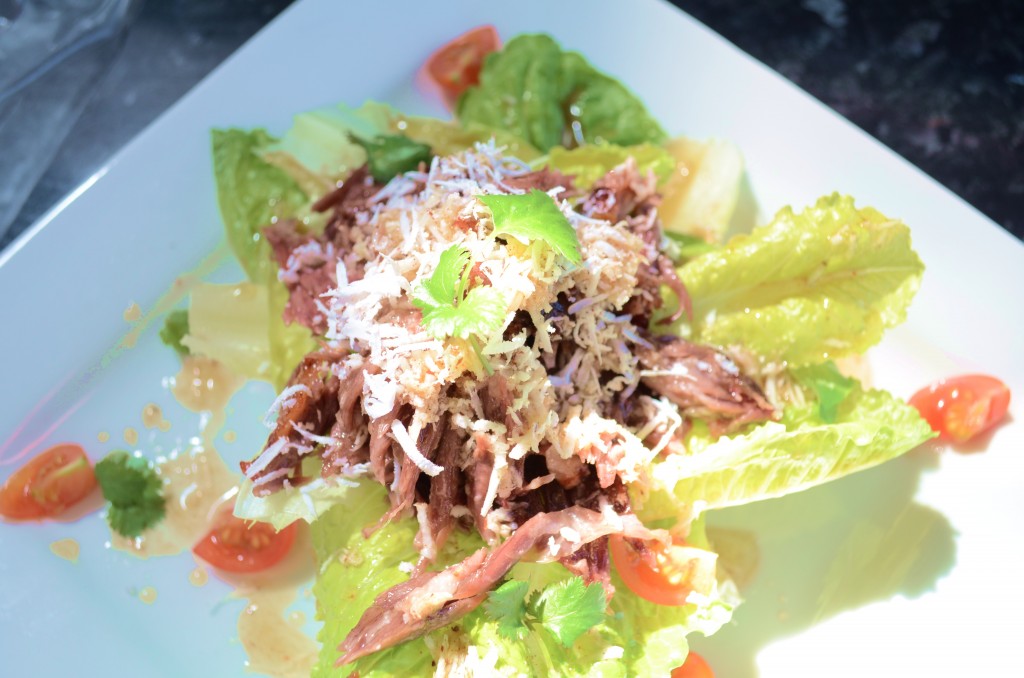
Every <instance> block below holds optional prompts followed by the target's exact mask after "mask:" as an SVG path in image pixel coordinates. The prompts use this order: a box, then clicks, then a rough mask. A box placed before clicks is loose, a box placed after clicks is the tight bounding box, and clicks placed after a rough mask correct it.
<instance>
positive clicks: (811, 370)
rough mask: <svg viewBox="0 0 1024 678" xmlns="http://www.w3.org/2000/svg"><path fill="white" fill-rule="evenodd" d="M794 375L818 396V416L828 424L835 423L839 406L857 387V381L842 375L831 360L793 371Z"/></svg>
mask: <svg viewBox="0 0 1024 678" xmlns="http://www.w3.org/2000/svg"><path fill="white" fill-rule="evenodd" d="M793 374H794V375H795V376H796V378H797V379H798V380H799V381H800V383H802V384H803V385H805V386H807V387H809V388H810V389H811V390H813V391H814V393H815V394H816V395H817V396H818V416H820V417H821V420H822V421H823V422H825V423H826V424H832V423H835V420H836V414H837V412H838V410H839V406H840V405H841V404H842V402H843V401H844V400H846V396H848V395H850V393H852V392H853V389H854V387H856V385H857V380H856V379H851V378H850V377H844V376H843V375H842V374H840V373H839V368H838V367H836V364H835V363H834V362H832V361H831V360H829V361H828V362H826V363H822V364H820V365H809V366H807V367H800V368H798V369H795V370H793Z"/></svg>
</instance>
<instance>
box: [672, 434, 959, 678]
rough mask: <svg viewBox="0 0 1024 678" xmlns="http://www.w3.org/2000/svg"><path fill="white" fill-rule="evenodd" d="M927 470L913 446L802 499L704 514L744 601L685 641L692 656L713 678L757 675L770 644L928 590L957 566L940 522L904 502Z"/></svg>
mask: <svg viewBox="0 0 1024 678" xmlns="http://www.w3.org/2000/svg"><path fill="white" fill-rule="evenodd" d="M936 465H937V457H936V455H935V451H934V450H931V449H929V448H928V447H922V448H919V449H918V450H915V451H913V452H911V453H910V454H908V455H905V456H904V457H902V458H900V459H898V460H896V461H893V462H891V463H889V464H884V465H882V466H880V467H876V468H874V469H871V470H868V471H864V472H862V473H859V474H856V475H853V476H850V477H848V478H844V479H843V480H840V481H836V482H834V483H831V484H828V485H824V486H821V487H818V488H815V489H813V490H809V491H807V492H803V493H800V494H794V495H791V496H788V497H784V498H781V499H776V500H769V501H765V502H760V503H758V504H753V505H750V506H744V507H738V508H733V509H725V510H722V511H717V512H714V513H711V514H709V515H708V523H709V533H710V532H715V531H717V533H718V534H719V539H720V540H721V541H722V543H721V545H722V546H723V547H724V548H723V549H722V550H723V560H724V561H726V562H725V563H724V564H725V565H726V566H729V565H730V563H729V561H730V560H731V561H732V564H731V567H732V569H733V571H734V572H735V574H736V576H735V578H736V579H737V580H738V583H739V584H740V586H741V592H742V595H743V598H744V603H743V604H742V605H741V606H740V607H739V608H738V609H737V610H736V613H735V615H734V618H733V623H732V624H730V625H729V626H728V627H726V628H724V629H722V630H721V631H720V632H719V633H718V634H716V635H715V636H713V637H712V638H707V639H704V638H700V637H694V638H692V639H691V640H692V641H693V642H692V645H693V647H694V649H695V650H696V651H697V652H699V653H701V654H703V655H704V656H705V657H706V658H707V659H708V661H709V662H710V663H711V664H712V666H714V668H715V671H716V673H717V675H720V676H728V677H729V678H756V676H758V675H759V674H758V668H757V655H758V653H759V652H760V651H761V649H762V648H764V647H766V646H767V645H769V644H771V643H773V642H775V641H777V640H779V639H782V638H786V637H789V636H793V635H797V634H800V633H801V632H803V631H805V630H807V629H809V628H811V627H812V626H814V625H816V624H820V623H822V622H825V621H826V620H828V619H830V618H832V617H835V616H836V615H839V614H840V613H843V612H846V611H849V610H855V609H857V608H859V607H863V606H865V605H868V604H870V603H875V602H880V601H886V600H890V599H892V598H895V597H904V598H916V597H918V596H921V595H922V594H924V593H926V592H928V591H931V590H933V589H934V588H935V584H936V582H938V581H939V580H940V579H941V578H942V577H943V576H945V575H946V574H947V573H948V572H949V571H950V570H951V569H952V568H953V566H954V564H955V561H956V545H955V541H954V533H953V530H952V527H951V525H950V523H949V521H948V520H947V519H946V518H945V516H943V515H942V514H940V513H938V512H937V511H935V510H933V509H931V508H928V507H926V506H922V505H920V504H917V503H915V502H914V501H913V497H914V494H915V492H916V490H917V486H918V482H919V479H920V477H921V475H922V474H923V473H924V472H926V471H927V469H929V468H933V467H935V466H936ZM722 537H724V539H722ZM744 540H746V543H747V544H748V546H753V547H754V550H753V551H752V550H751V549H750V548H746V549H744V548H742V543H743V541H744ZM737 558H739V560H737ZM744 580H746V581H744Z"/></svg>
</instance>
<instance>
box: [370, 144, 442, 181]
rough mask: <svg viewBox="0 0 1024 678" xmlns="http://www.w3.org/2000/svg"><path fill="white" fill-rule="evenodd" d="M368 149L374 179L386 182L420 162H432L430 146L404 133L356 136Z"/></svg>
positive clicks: (409, 170) (415, 166)
mask: <svg viewBox="0 0 1024 678" xmlns="http://www.w3.org/2000/svg"><path fill="white" fill-rule="evenodd" d="M354 139H355V141H356V143H358V144H359V145H360V146H362V147H363V150H364V151H366V163H367V166H368V167H369V170H370V174H372V175H373V178H374V180H376V181H378V182H380V183H382V184H384V183H387V182H389V181H391V180H392V179H394V178H395V175H397V174H402V173H404V172H411V171H412V170H414V169H416V168H417V167H418V166H419V164H420V163H421V162H422V163H427V164H428V165H429V164H430V159H431V158H432V157H434V156H433V154H432V153H431V151H430V146H428V145H427V144H423V143H420V142H419V141H413V140H412V139H410V138H409V137H407V136H405V135H404V134H379V135H377V136H375V137H372V138H367V139H361V138H359V137H354Z"/></svg>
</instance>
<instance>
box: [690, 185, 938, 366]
mask: <svg viewBox="0 0 1024 678" xmlns="http://www.w3.org/2000/svg"><path fill="white" fill-rule="evenodd" d="M923 270H924V266H923V264H922V263H921V260H920V259H919V258H918V256H917V254H916V253H915V252H914V250H913V249H911V246H910V231H909V229H908V228H907V227H906V226H905V225H904V224H903V223H901V222H899V221H896V220H893V219H889V218H887V217H885V216H883V215H882V214H881V213H879V212H878V211H876V210H874V209H871V208H870V207H866V208H863V209H857V208H856V207H855V206H854V204H853V199H852V198H850V197H846V196H840V195H838V194H833V195H831V196H828V197H824V198H821V199H819V200H818V202H817V203H816V204H815V205H814V206H813V207H809V208H807V209H806V210H804V211H803V212H801V213H800V214H796V213H794V212H793V210H792V209H790V208H788V207H787V208H785V209H782V210H780V211H779V213H778V214H777V215H776V216H775V219H774V220H773V221H772V222H771V223H770V224H768V225H767V226H762V227H759V228H757V229H755V230H754V231H753V232H752V233H751V234H750V235H744V236H737V237H735V238H733V239H732V240H731V241H729V243H728V244H727V245H726V246H725V247H723V248H721V249H719V250H716V251H714V252H710V253H708V254H705V255H703V256H701V257H698V258H696V259H693V260H692V261H690V262H689V263H687V264H686V265H685V266H683V267H682V268H680V269H679V274H680V277H681V278H682V280H683V282H684V283H685V284H686V288H687V290H688V291H689V293H690V297H691V299H692V300H693V312H694V326H693V328H692V329H693V337H694V338H695V339H696V340H697V341H700V342H702V343H708V344H715V345H718V346H733V345H738V346H742V347H744V348H745V349H746V350H749V351H751V352H753V353H754V354H756V355H758V356H760V357H761V358H762V359H764V360H768V361H779V362H781V361H786V362H788V363H789V365H790V366H794V367H795V366H801V365H808V364H813V363H819V362H822V361H824V360H829V359H834V358H840V357H843V356H848V355H853V354H858V353H862V352H864V351H865V350H866V349H867V348H869V347H870V346H872V345H873V344H875V343H877V342H878V340H879V339H881V337H882V333H883V332H884V331H885V330H886V329H888V328H890V327H893V326H894V325H897V324H899V323H900V322H902V321H903V319H904V318H905V317H906V311H907V306H908V305H909V304H910V300H911V299H912V298H913V296H914V293H915V292H916V291H917V288H918V286H919V284H920V281H921V273H922V272H923Z"/></svg>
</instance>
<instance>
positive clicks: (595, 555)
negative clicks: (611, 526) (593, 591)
mask: <svg viewBox="0 0 1024 678" xmlns="http://www.w3.org/2000/svg"><path fill="white" fill-rule="evenodd" d="M558 562H560V563H562V565H564V566H565V568H566V569H567V570H569V571H570V572H572V573H573V574H575V575H577V576H579V577H582V578H583V581H584V583H586V584H587V585H588V586H589V585H590V584H595V583H596V584H600V585H601V586H603V587H604V594H605V597H607V598H608V600H611V599H612V596H613V595H615V586H614V585H612V564H611V557H610V554H609V552H608V537H601V538H600V539H596V540H594V541H592V542H590V543H589V544H585V545H584V546H582V547H580V548H579V549H577V550H576V552H575V553H573V554H571V555H568V556H566V557H564V558H562V559H561V560H559V561H558Z"/></svg>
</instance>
